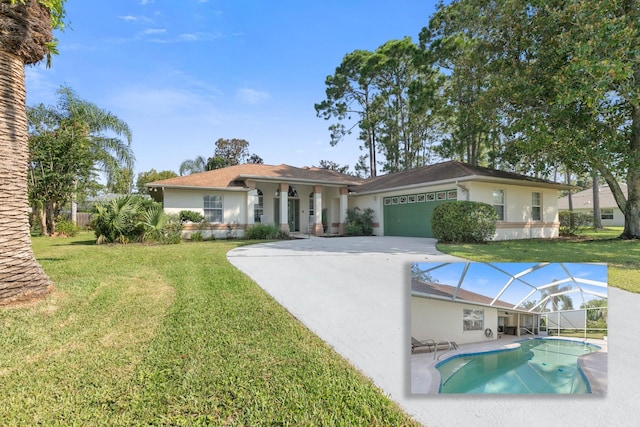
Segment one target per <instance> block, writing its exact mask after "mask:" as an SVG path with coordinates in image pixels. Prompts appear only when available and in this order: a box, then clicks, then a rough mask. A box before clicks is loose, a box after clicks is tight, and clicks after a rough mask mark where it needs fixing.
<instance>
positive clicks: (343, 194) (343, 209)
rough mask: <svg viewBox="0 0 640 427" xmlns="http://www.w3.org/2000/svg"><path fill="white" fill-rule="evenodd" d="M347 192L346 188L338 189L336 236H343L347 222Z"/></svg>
mask: <svg viewBox="0 0 640 427" xmlns="http://www.w3.org/2000/svg"><path fill="white" fill-rule="evenodd" d="M348 191H349V190H348V189H347V187H340V216H339V218H340V222H339V223H338V234H340V235H342V234H344V229H345V225H346V222H347V207H348V206H349V205H348V201H347V194H348Z"/></svg>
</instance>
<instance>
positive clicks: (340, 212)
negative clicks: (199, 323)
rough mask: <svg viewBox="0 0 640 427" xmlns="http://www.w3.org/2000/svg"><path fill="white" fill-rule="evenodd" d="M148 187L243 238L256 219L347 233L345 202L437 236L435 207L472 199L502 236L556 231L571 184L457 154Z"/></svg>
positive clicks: (277, 169) (263, 169) (208, 176)
mask: <svg viewBox="0 0 640 427" xmlns="http://www.w3.org/2000/svg"><path fill="white" fill-rule="evenodd" d="M147 187H149V189H150V194H151V196H152V197H153V198H154V199H155V200H157V201H161V202H162V203H163V206H164V209H165V211H166V212H168V213H178V212H180V211H181V210H193V211H197V212H200V213H202V214H203V215H204V216H205V217H206V218H207V220H208V221H207V223H208V225H207V227H206V228H207V230H205V232H207V233H210V234H213V235H215V236H216V237H224V236H225V235H226V233H227V232H229V230H231V229H233V230H235V231H234V232H237V233H238V234H237V235H238V237H239V236H240V235H241V233H242V232H243V230H245V229H246V228H247V227H249V226H251V225H253V224H255V223H258V222H263V223H268V224H277V225H279V227H280V228H282V229H284V230H288V231H290V232H302V233H307V232H309V233H311V234H315V235H322V234H323V233H326V234H343V232H344V227H345V221H346V211H347V208H350V209H353V208H356V207H357V208H359V209H362V210H364V209H367V208H371V209H373V211H374V222H375V223H374V234H376V235H386V236H415V237H432V236H433V234H432V231H431V215H432V212H433V208H434V207H435V206H437V205H438V204H441V203H444V202H446V201H451V200H471V201H478V202H485V203H488V204H490V205H493V206H494V207H495V208H496V211H497V212H498V216H499V222H498V227H497V233H496V236H495V237H494V238H495V239H497V240H500V239H523V238H538V237H544V238H548V237H556V236H558V225H559V224H558V209H557V200H558V198H557V197H558V190H560V189H569V188H572V187H569V186H566V185H564V184H558V183H555V182H551V181H546V180H541V179H536V178H531V177H527V176H523V175H518V174H514V173H510V172H502V171H497V170H494V169H489V168H483V167H478V166H471V165H468V164H465V163H461V162H456V161H449V162H444V163H438V164H435V165H430V166H423V167H420V168H416V169H411V170H407V171H402V172H397V173H393V174H388V175H384V176H379V177H375V178H371V179H368V180H362V179H359V178H356V177H353V176H351V175H345V174H341V173H338V172H335V171H331V170H327V169H319V168H296V167H293V166H288V165H280V166H269V165H255V164H243V165H237V166H231V167H228V168H224V169H217V170H213V171H208V172H202V173H197V174H192V175H187V176H181V177H176V178H170V179H166V180H162V181H156V182H152V183H149V184H147ZM285 193H286V195H287V196H286V197H281V195H282V194H285ZM323 217H324V218H323ZM193 230H194V228H193V227H188V228H186V230H185V231H186V233H187V234H188V233H190V232H191V231H193Z"/></svg>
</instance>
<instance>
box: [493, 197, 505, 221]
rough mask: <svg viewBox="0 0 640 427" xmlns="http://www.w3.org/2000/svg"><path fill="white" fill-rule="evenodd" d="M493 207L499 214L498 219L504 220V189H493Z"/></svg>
mask: <svg viewBox="0 0 640 427" xmlns="http://www.w3.org/2000/svg"><path fill="white" fill-rule="evenodd" d="M493 208H494V209H495V210H496V213H497V214H498V221H504V190H493Z"/></svg>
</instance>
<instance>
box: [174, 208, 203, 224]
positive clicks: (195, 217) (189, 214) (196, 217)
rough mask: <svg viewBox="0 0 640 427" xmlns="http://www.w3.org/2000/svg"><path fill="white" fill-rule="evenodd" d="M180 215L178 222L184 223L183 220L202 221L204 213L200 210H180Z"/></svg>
mask: <svg viewBox="0 0 640 427" xmlns="http://www.w3.org/2000/svg"><path fill="white" fill-rule="evenodd" d="M178 215H180V222H182V223H185V222H196V223H197V222H202V221H204V215H202V214H201V213H200V212H195V211H180V213H179V214H178Z"/></svg>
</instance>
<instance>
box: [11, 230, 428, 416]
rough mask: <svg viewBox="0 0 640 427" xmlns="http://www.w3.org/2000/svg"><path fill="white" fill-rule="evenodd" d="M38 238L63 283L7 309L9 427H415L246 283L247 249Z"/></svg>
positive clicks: (43, 258)
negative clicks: (241, 258) (240, 261)
mask: <svg viewBox="0 0 640 427" xmlns="http://www.w3.org/2000/svg"><path fill="white" fill-rule="evenodd" d="M92 241H93V236H92V235H90V234H87V233H83V234H80V235H79V236H78V237H75V238H69V239H56V238H34V239H33V244H34V251H35V253H36V256H37V258H38V259H39V261H40V262H41V263H42V265H43V267H44V269H45V271H46V272H47V273H48V274H49V276H50V277H51V278H52V279H53V281H54V282H55V284H56V290H55V292H54V293H53V294H52V295H50V296H48V297H47V298H46V299H45V300H43V301H40V302H38V303H36V304H32V305H29V306H22V307H17V308H2V309H0V342H2V347H1V349H0V392H1V394H2V401H1V402H0V420H2V422H1V423H0V424H2V425H108V426H114V425H126V426H129V425H185V426H190V425H232V426H240V425H242V426H244V425H251V426H253V425H296V426H298V425H378V426H392V425H418V424H417V423H415V422H414V421H412V420H411V418H409V417H408V416H407V415H406V414H405V413H404V412H403V411H402V410H401V409H399V407H398V406H397V405H396V404H395V403H393V402H392V401H390V400H389V399H388V398H387V397H385V396H384V395H383V394H382V393H381V392H380V390H379V389H377V388H376V387H375V386H374V385H373V384H372V382H371V381H370V380H368V379H367V378H365V377H364V376H363V375H362V374H360V373H359V372H358V371H356V370H355V369H354V368H353V367H352V366H351V365H350V364H349V363H348V362H347V361H345V360H344V359H343V358H342V357H340V356H339V355H338V354H336V353H335V352H334V351H333V350H332V349H331V348H330V347H329V346H328V345H327V344H325V343H324V342H323V341H322V340H320V339H319V338H317V337H316V336H315V335H314V334H312V333H311V332H310V331H309V330H307V329H306V328H305V327H304V326H303V325H302V324H300V322H298V321H297V320H296V319H295V318H293V317H292V316H291V315H290V314H289V313H288V312H287V311H286V310H285V309H283V308H282V307H281V306H280V305H279V304H277V303H276V302H275V301H274V300H273V299H272V298H271V297H270V296H269V295H267V294H266V293H265V292H264V291H263V290H262V289H261V288H260V287H258V286H257V285H256V284H255V283H253V282H252V281H251V280H250V279H249V278H248V277H247V276H245V275H244V274H242V273H240V272H239V271H238V270H237V269H235V268H234V267H233V266H232V265H231V264H230V263H229V262H228V261H227V259H226V256H225V255H226V253H227V251H229V250H230V249H232V248H235V247H237V246H239V245H242V244H243V243H242V242H239V241H216V242H200V243H183V244H179V245H167V246H150V245H115V246H107V245H105V246H96V245H94V244H93V242H92Z"/></svg>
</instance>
